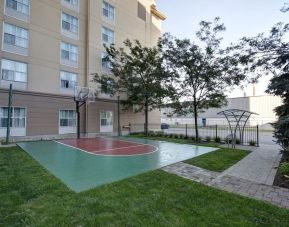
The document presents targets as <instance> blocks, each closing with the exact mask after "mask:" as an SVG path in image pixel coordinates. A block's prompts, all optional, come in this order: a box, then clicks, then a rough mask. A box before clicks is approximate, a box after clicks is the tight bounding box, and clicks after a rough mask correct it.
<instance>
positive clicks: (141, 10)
mask: <svg viewBox="0 0 289 227" xmlns="http://www.w3.org/2000/svg"><path fill="white" fill-rule="evenodd" d="M137 15H138V17H139V18H140V19H142V20H143V21H146V16H147V11H146V8H145V6H143V5H142V4H141V3H139V2H138V4H137Z"/></svg>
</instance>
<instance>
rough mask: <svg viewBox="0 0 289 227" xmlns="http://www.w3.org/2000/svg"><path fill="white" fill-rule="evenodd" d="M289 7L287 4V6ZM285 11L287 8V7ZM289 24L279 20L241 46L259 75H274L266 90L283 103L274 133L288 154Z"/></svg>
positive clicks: (253, 69)
mask: <svg viewBox="0 0 289 227" xmlns="http://www.w3.org/2000/svg"><path fill="white" fill-rule="evenodd" d="M287 7H288V5H287ZM282 11H284V12H286V11H288V8H286V6H284V8H283V10H282ZM288 31H289V24H285V23H278V24H276V25H275V26H274V27H273V28H272V29H271V31H270V33H269V35H267V36H266V35H265V34H264V33H262V34H259V35H257V36H256V37H250V38H248V37H245V38H243V39H242V40H241V42H240V44H239V45H238V48H239V50H240V53H242V56H241V58H242V59H243V63H245V64H247V65H248V69H249V70H250V71H251V72H254V73H255V74H256V75H257V76H258V77H260V76H262V75H264V74H267V75H268V74H270V75H273V78H272V79H271V80H270V83H269V85H268V89H267V91H266V92H267V93H269V94H273V95H277V96H280V97H281V98H282V101H283V105H281V106H279V107H277V108H276V109H275V112H276V115H277V116H278V120H277V121H276V122H275V123H274V124H273V126H274V128H275V131H274V136H275V138H276V139H277V143H278V144H280V145H281V147H282V149H283V151H284V152H287V153H288V154H289V43H288V41H287V40H288V38H287V37H288Z"/></svg>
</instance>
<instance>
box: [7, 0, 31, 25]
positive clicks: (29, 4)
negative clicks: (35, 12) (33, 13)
mask: <svg viewBox="0 0 289 227" xmlns="http://www.w3.org/2000/svg"><path fill="white" fill-rule="evenodd" d="M8 1H14V2H16V5H18V4H20V5H23V6H26V7H27V8H28V11H27V14H26V13H23V12H22V11H19V10H17V7H16V9H14V8H11V7H9V6H8V4H7V2H8ZM6 8H10V9H11V10H15V11H16V12H17V13H20V14H23V15H26V16H28V17H29V16H30V9H31V1H30V0H28V5H26V4H24V3H21V2H19V0H5V6H4V14H5V15H6V11H5V10H6ZM9 16H11V15H9ZM11 17H14V16H11ZM14 18H16V19H19V20H23V19H20V18H18V17H14ZM23 21H25V20H23Z"/></svg>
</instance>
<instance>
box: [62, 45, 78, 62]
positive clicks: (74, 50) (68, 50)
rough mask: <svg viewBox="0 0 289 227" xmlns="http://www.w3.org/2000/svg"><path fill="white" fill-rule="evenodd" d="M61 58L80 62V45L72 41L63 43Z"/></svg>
mask: <svg viewBox="0 0 289 227" xmlns="http://www.w3.org/2000/svg"><path fill="white" fill-rule="evenodd" d="M61 58H62V59H64V60H68V61H73V62H78V47H77V46H75V45H73V44H70V43H64V42H62V43H61Z"/></svg>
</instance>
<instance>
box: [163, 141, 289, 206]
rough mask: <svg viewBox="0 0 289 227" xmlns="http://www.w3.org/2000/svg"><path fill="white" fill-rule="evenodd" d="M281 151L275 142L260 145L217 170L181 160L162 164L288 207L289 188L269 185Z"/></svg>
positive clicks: (169, 169)
mask: <svg viewBox="0 0 289 227" xmlns="http://www.w3.org/2000/svg"><path fill="white" fill-rule="evenodd" d="M280 159H281V154H280V152H279V150H278V147H277V146H272V145H262V146H261V147H259V148H256V149H254V151H252V153H250V154H249V155H247V157H245V158H244V159H242V160H241V161H240V162H238V163H237V164H235V165H234V166H232V167H231V168H229V169H227V170H225V171H224V172H223V173H216V172H213V171H209V170H205V169H202V168H199V167H196V166H192V165H189V164H186V163H183V162H180V163H176V164H173V165H170V166H167V167H165V168H163V170H164V171H166V172H169V173H172V174H176V175H178V176H180V177H184V178H186V179H190V180H193V181H196V182H199V183H203V184H205V185H208V186H211V187H214V188H218V189H222V190H225V191H228V192H232V193H236V194H239V195H243V196H247V197H250V198H254V199H258V200H263V201H267V202H270V203H272V204H275V205H277V206H280V207H284V208H287V209H289V189H286V188H281V187H277V186H272V184H273V181H274V177H275V174H276V171H277V170H276V168H275V167H277V166H278V164H279V162H280Z"/></svg>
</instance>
